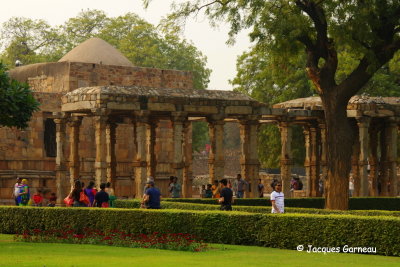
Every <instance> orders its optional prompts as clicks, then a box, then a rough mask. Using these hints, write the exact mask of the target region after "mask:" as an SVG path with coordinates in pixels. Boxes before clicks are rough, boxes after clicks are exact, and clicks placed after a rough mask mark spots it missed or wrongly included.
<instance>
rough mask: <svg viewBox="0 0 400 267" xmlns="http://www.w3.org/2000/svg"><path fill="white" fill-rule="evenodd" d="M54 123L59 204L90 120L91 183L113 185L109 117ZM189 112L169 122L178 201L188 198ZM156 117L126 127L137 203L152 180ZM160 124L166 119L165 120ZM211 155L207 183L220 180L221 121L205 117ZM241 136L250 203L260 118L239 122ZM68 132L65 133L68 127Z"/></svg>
mask: <svg viewBox="0 0 400 267" xmlns="http://www.w3.org/2000/svg"><path fill="white" fill-rule="evenodd" d="M55 115H56V119H55V123H56V142H57V157H56V184H57V197H58V200H59V201H60V202H61V201H62V199H63V198H64V197H65V195H67V194H68V192H69V190H70V187H71V186H72V185H73V182H74V181H75V180H76V179H78V178H79V176H80V174H79V169H80V160H79V131H80V126H81V124H82V119H84V117H86V116H89V117H92V118H93V120H94V128H95V138H94V140H95V151H96V153H95V154H96V158H95V162H94V169H95V175H94V177H95V183H96V186H97V187H99V186H100V184H101V183H103V182H111V183H112V184H114V182H115V179H116V166H117V161H116V151H115V147H116V128H117V127H118V124H117V123H115V120H114V119H115V118H114V116H113V115H112V114H111V113H108V114H106V113H105V112H101V111H99V110H92V112H91V113H90V114H74V113H72V112H66V113H55ZM188 115H189V114H188V113H187V112H171V113H170V116H169V119H170V120H171V122H172V129H173V135H172V136H173V140H172V141H173V158H172V162H171V167H172V169H173V170H174V175H175V176H177V177H178V179H179V180H180V181H181V182H182V196H183V197H191V178H192V151H191V149H192V147H191V144H190V142H191V139H192V137H191V136H190V135H189V133H191V121H189V117H188ZM158 119H160V118H158V117H157V115H154V114H151V112H150V111H145V110H142V111H135V112H134V114H133V115H132V116H131V120H130V123H131V124H132V126H133V129H134V130H133V133H132V135H131V136H132V138H133V143H134V146H133V150H134V151H133V155H134V156H133V158H132V166H133V169H134V171H133V176H134V181H135V195H136V197H137V198H140V197H141V196H142V195H143V193H144V192H143V189H144V187H145V184H146V180H147V178H148V177H149V176H152V177H154V178H156V177H155V176H156V166H157V161H156V155H155V149H154V148H155V145H156V128H157V125H158ZM162 119H165V118H164V117H163V118H162ZM207 121H208V123H209V134H210V141H211V151H210V154H209V173H210V182H212V181H213V180H214V179H218V180H220V179H222V178H223V177H224V164H225V163H224V141H223V137H224V123H225V122H224V117H222V116H210V117H207ZM239 123H240V133H241V147H242V155H241V161H240V162H241V169H242V173H243V176H244V177H245V179H246V180H247V181H248V182H249V183H251V186H252V188H251V193H250V197H255V196H256V195H257V188H256V187H257V180H258V172H259V161H258V154H257V131H258V125H259V121H258V117H257V118H256V117H252V116H248V117H243V118H240V120H239ZM67 126H68V127H67ZM67 130H68V131H69V146H70V147H69V151H70V155H69V164H68V168H69V177H70V179H69V181H67V169H68V168H67V163H66V158H65V156H64V154H65V143H66V132H67Z"/></svg>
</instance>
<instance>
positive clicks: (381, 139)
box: [272, 96, 400, 196]
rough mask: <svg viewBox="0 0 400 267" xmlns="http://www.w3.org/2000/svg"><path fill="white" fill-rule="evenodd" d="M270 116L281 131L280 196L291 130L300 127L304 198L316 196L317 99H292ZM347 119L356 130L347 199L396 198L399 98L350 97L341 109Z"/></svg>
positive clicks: (322, 165) (321, 138)
mask: <svg viewBox="0 0 400 267" xmlns="http://www.w3.org/2000/svg"><path fill="white" fill-rule="evenodd" d="M273 109H274V110H275V112H278V110H281V112H283V113H284V115H280V116H273V118H272V120H275V122H276V123H278V125H279V128H280V130H281V140H282V153H281V176H282V178H283V183H284V184H286V186H285V185H284V188H285V190H286V193H287V194H288V193H289V191H288V190H289V183H290V179H291V167H292V163H293V157H292V153H291V146H290V143H291V140H292V129H291V126H292V125H294V124H297V125H302V126H303V129H304V139H305V148H306V157H305V162H304V167H305V169H306V177H307V181H306V184H307V185H308V186H307V192H306V195H307V196H320V192H319V190H318V185H319V180H320V179H321V180H323V181H324V179H325V177H326V176H327V169H326V143H325V140H326V138H325V124H324V110H323V107H322V101H321V99H320V97H308V98H301V99H294V100H290V101H287V102H283V103H279V104H276V105H274V106H273ZM347 116H348V119H349V121H350V123H352V124H353V126H354V127H355V128H356V129H357V135H358V136H357V138H356V140H355V144H354V147H353V151H354V152H353V156H352V172H351V176H352V178H353V179H354V187H355V188H354V194H353V196H397V195H398V194H399V192H400V191H399V189H400V188H399V182H398V179H399V177H398V172H397V169H398V168H397V161H398V155H397V149H398V135H399V126H400V98H399V97H368V96H354V97H352V98H351V99H350V101H349V103H348V105H347Z"/></svg>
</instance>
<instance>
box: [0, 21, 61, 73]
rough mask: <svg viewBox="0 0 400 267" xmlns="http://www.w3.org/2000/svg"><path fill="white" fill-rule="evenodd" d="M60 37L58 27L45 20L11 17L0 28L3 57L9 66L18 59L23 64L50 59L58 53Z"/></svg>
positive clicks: (0, 44)
mask: <svg viewBox="0 0 400 267" xmlns="http://www.w3.org/2000/svg"><path fill="white" fill-rule="evenodd" d="M59 39H60V36H59V31H58V29H57V28H53V27H51V26H50V25H49V24H48V23H47V22H45V21H44V20H32V19H27V18H15V17H14V18H11V19H9V20H8V21H6V22H5V23H3V25H2V28H1V30H0V40H1V41H0V47H2V48H4V51H3V53H2V55H1V59H2V60H3V62H4V63H6V64H7V65H9V66H14V63H15V62H16V60H20V61H21V62H22V63H23V64H32V63H38V62H45V61H49V60H51V59H54V55H56V54H57V48H56V46H57V44H58V43H59ZM59 56H60V55H59ZM56 57H57V56H56Z"/></svg>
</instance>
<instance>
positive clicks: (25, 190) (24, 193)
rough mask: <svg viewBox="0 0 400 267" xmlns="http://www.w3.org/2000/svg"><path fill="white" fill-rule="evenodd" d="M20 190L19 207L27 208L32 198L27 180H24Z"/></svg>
mask: <svg viewBox="0 0 400 267" xmlns="http://www.w3.org/2000/svg"><path fill="white" fill-rule="evenodd" d="M19 189H20V191H19V195H18V206H27V205H28V203H29V200H30V198H31V196H30V192H29V186H28V180H27V179H22V181H21V184H20V186H19Z"/></svg>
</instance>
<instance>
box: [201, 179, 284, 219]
mask: <svg viewBox="0 0 400 267" xmlns="http://www.w3.org/2000/svg"><path fill="white" fill-rule="evenodd" d="M247 186H248V183H247V182H246V181H245V180H243V179H242V176H241V175H240V174H238V175H237V181H236V183H235V194H236V198H243V196H244V195H243V193H244V192H245V191H246V188H247ZM271 187H272V188H273V192H272V193H271V197H270V201H271V204H272V209H271V212H272V213H284V212H285V208H284V206H285V204H284V200H285V197H284V194H283V192H282V183H281V182H280V181H278V180H274V181H273V182H272V184H271ZM203 188H204V187H203ZM257 190H258V194H259V197H263V195H264V185H263V184H262V182H261V179H259V182H258V186H257ZM233 195H234V193H233V190H232V185H231V183H230V182H229V181H228V180H227V179H222V180H220V181H219V183H218V181H217V180H215V181H214V185H211V184H208V185H207V189H205V190H204V192H203V197H206V198H207V197H208V198H211V197H212V198H217V199H218V202H219V203H220V204H221V208H220V209H221V210H232V204H233V202H234V198H233Z"/></svg>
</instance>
